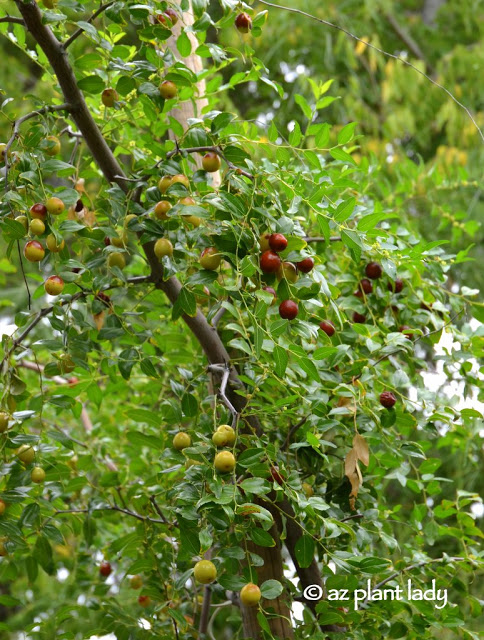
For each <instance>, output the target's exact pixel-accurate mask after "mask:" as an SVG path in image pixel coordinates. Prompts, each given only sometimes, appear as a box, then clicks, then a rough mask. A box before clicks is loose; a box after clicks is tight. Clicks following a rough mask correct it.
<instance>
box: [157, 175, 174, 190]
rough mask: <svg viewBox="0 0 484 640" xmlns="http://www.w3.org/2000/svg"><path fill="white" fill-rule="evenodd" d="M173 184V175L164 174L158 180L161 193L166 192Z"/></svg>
mask: <svg viewBox="0 0 484 640" xmlns="http://www.w3.org/2000/svg"><path fill="white" fill-rule="evenodd" d="M172 184H173V176H163V177H162V178H160V180H159V182H158V189H159V190H160V191H161V193H166V192H167V191H168V188H169V187H171V185H172Z"/></svg>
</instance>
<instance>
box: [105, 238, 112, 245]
mask: <svg viewBox="0 0 484 640" xmlns="http://www.w3.org/2000/svg"><path fill="white" fill-rule="evenodd" d="M110 244H111V238H108V237H107V236H104V246H106V247H109V245H110Z"/></svg>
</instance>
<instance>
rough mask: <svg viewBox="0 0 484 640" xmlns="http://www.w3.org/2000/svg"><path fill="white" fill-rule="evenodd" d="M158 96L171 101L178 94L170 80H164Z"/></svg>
mask: <svg viewBox="0 0 484 640" xmlns="http://www.w3.org/2000/svg"><path fill="white" fill-rule="evenodd" d="M159 91H160V95H161V97H162V98H164V99H165V100H171V99H172V98H175V97H176V94H177V93H178V89H177V86H176V84H175V83H174V82H171V81H170V80H164V81H163V82H162V83H161V84H160V86H159Z"/></svg>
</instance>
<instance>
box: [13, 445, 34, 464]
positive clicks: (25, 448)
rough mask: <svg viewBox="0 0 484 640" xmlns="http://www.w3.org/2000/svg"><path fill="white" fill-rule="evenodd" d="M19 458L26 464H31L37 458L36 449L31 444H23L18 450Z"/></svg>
mask: <svg viewBox="0 0 484 640" xmlns="http://www.w3.org/2000/svg"><path fill="white" fill-rule="evenodd" d="M17 458H18V459H19V460H21V461H22V462H23V463H24V464H31V463H32V462H33V461H34V458H35V451H34V448H33V447H32V446H30V445H29V444H23V445H22V446H21V447H20V448H19V449H18V450H17Z"/></svg>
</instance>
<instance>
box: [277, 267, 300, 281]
mask: <svg viewBox="0 0 484 640" xmlns="http://www.w3.org/2000/svg"><path fill="white" fill-rule="evenodd" d="M276 276H277V279H278V280H282V279H283V278H284V279H285V280H287V281H288V282H292V283H294V282H297V279H298V274H297V269H296V266H295V265H294V264H293V263H292V262H282V263H281V266H280V267H279V269H278V270H277V274H276Z"/></svg>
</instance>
